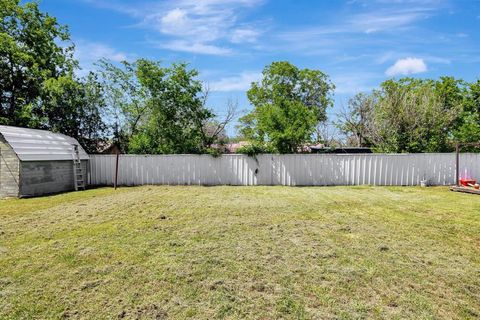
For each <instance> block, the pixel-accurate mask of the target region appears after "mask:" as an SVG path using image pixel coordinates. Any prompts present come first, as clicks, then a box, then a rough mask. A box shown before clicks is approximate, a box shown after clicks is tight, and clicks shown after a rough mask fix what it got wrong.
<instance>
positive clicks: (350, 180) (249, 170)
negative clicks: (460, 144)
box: [90, 153, 480, 186]
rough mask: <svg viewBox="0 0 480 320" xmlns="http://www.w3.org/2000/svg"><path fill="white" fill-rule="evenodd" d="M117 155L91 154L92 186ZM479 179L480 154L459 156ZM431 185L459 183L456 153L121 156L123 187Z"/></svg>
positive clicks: (111, 173) (107, 174) (108, 178)
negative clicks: (152, 185)
mask: <svg viewBox="0 0 480 320" xmlns="http://www.w3.org/2000/svg"><path fill="white" fill-rule="evenodd" d="M115 161H116V156H115V155H91V156H90V184H91V185H112V184H113V182H114V178H115ZM460 174H461V176H462V177H480V155H479V154H475V153H463V154H461V155H460ZM421 180H428V182H429V183H430V184H431V185H448V184H453V183H454V182H455V154H453V153H448V154H447V153H437V154H433V153H430V154H428V153H426V154H350V155H347V154H345V155H318V154H290V155H272V154H263V155H258V156H257V157H255V158H253V157H248V156H246V155H236V154H235V155H222V156H220V157H217V158H215V157H212V156H210V155H120V156H119V169H118V184H119V185H146V184H165V185H286V186H322V185H362V184H368V185H419V184H420V181H421Z"/></svg>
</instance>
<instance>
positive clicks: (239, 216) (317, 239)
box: [0, 186, 480, 319]
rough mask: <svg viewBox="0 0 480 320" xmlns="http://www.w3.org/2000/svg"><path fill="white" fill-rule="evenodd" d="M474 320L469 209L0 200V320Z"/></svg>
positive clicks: (476, 202)
mask: <svg viewBox="0 0 480 320" xmlns="http://www.w3.org/2000/svg"><path fill="white" fill-rule="evenodd" d="M188 317H191V318H195V319H215V318H219V319H224V318H225V319H239V318H251V319H278V318H285V319H359V318H365V319H367V318H368V319H370V318H378V319H382V318H384V319H392V318H393V319H395V318H397V319H405V318H410V319H439V318H441V319H474V318H477V319H478V318H480V196H476V195H469V194H461V193H453V192H450V191H448V189H447V188H427V189H421V188H414V187H320V188H318V187H317V188H313V187H312V188H291V187H166V186H156V187H153V186H146V187H136V188H121V189H119V190H116V191H114V190H113V189H110V188H103V189H95V190H88V191H85V192H73V193H68V194H61V195H55V196H51V197H42V198H35V199H21V200H17V199H13V200H4V201H0V319H31V318H35V319H51V318H52V319H56V318H58V319H60V318H63V319H64V318H73V319H78V318H83V319H110V318H115V319H116V318H125V319H132V318H133V319H164V318H165V319H167V318H171V319H184V318H188Z"/></svg>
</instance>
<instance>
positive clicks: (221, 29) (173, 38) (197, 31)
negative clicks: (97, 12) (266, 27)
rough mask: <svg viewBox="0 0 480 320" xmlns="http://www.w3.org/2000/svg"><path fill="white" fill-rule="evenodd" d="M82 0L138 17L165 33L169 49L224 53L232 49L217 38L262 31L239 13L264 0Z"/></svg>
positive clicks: (242, 38) (252, 36)
mask: <svg viewBox="0 0 480 320" xmlns="http://www.w3.org/2000/svg"><path fill="white" fill-rule="evenodd" d="M85 1H88V2H90V3H91V4H92V5H96V6H99V7H103V8H108V9H111V10H116V11H119V12H122V13H125V14H128V15H130V16H132V17H134V18H136V19H138V20H139V23H138V24H137V27H142V28H148V29H152V30H154V31H156V32H158V33H160V34H161V35H163V36H165V37H166V38H167V39H166V41H167V44H166V45H164V46H161V47H163V48H166V49H169V50H175V51H187V52H192V53H201V54H213V55H218V54H225V53H226V51H229V52H230V51H231V50H230V49H227V48H221V46H220V45H219V43H220V42H227V43H235V44H237V43H245V42H249V43H251V42H254V41H255V40H256V39H257V37H258V36H259V35H260V34H261V32H260V31H259V30H256V29H255V27H254V26H253V24H254V23H252V22H250V23H249V26H248V27H244V24H242V23H241V17H243V12H244V11H245V10H247V9H251V8H255V7H256V6H258V5H261V4H262V3H263V1H264V0H176V1H159V2H157V3H152V2H146V1H138V2H136V3H135V5H130V6H127V5H119V6H118V7H117V6H115V5H114V4H113V3H111V2H108V1H102V0H99V1H98V2H97V1H95V2H94V1H93V0H85ZM164 40H165V39H164ZM223 46H225V43H223ZM187 47H188V48H187ZM187 49H188V50H187Z"/></svg>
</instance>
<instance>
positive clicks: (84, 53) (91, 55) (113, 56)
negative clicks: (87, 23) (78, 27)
mask: <svg viewBox="0 0 480 320" xmlns="http://www.w3.org/2000/svg"><path fill="white" fill-rule="evenodd" d="M127 56H128V55H127V54H126V53H124V52H121V51H118V50H116V49H114V48H112V47H110V46H109V45H106V44H104V43H100V42H89V41H85V40H79V41H77V42H76V46H75V57H76V58H77V59H78V60H79V61H80V63H92V62H95V61H97V60H99V59H101V58H106V59H108V60H112V61H115V62H120V61H123V60H127Z"/></svg>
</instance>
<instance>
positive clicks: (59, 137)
mask: <svg viewBox="0 0 480 320" xmlns="http://www.w3.org/2000/svg"><path fill="white" fill-rule="evenodd" d="M0 134H1V135H2V136H3V137H4V138H5V140H6V141H7V143H8V144H9V145H10V146H11V147H12V149H13V151H14V152H15V153H16V154H17V156H18V158H19V159H20V160H21V161H43V160H72V159H73V145H75V144H76V145H78V151H79V155H80V159H82V160H86V159H88V154H87V153H86V152H85V150H83V148H82V147H81V146H80V144H79V143H78V141H77V140H76V139H74V138H72V137H69V136H66V135H64V134H61V133H53V132H51V131H46V130H36V129H27V128H20V127H11V126H0Z"/></svg>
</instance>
